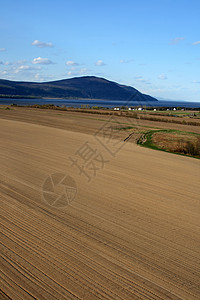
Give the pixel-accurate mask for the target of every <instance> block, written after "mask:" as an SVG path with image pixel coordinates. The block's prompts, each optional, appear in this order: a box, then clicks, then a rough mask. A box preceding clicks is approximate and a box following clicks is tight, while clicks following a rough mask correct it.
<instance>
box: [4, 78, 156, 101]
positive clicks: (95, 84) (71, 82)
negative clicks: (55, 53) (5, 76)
mask: <svg viewBox="0 0 200 300" xmlns="http://www.w3.org/2000/svg"><path fill="white" fill-rule="evenodd" d="M0 95H6V96H11V97H13V96H16V95H18V96H23V97H24V96H27V97H28V96H32V97H51V98H52V97H53V98H87V99H104V100H128V99H129V98H130V97H131V100H132V101H134V100H135V101H156V100H157V99H155V98H153V97H151V96H149V95H145V94H142V93H140V92H139V91H138V90H136V89H134V88H133V87H130V86H125V85H120V84H118V83H116V82H113V81H109V80H106V79H104V78H99V77H95V76H84V77H75V78H71V79H64V80H59V81H51V82H43V83H36V82H18V81H9V80H2V79H0Z"/></svg>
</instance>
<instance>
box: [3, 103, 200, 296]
mask: <svg viewBox="0 0 200 300" xmlns="http://www.w3.org/2000/svg"><path fill="white" fill-rule="evenodd" d="M107 119H108V118H107ZM107 119H106V116H98V115H95V116H92V115H90V116H89V115H84V114H76V113H65V112H64V113H62V112H61V113H60V112H57V111H46V110H45V111H40V110H30V109H16V110H13V111H6V110H0V128H1V131H0V166H1V167H0V199H1V208H0V211H1V220H0V222H1V239H0V241H1V261H0V264H1V265H0V266H1V292H0V298H1V299H9V297H10V298H11V299H48V300H49V299H200V279H199V278H200V199H199V194H200V185H199V177H200V162H199V160H197V159H193V158H188V157H183V156H178V155H174V154H170V153H165V152H160V151H155V150H151V149H147V148H142V147H140V146H137V145H135V144H134V143H124V142H123V139H122V141H121V140H120V139H121V138H123V134H122V133H121V132H120V133H119V136H118V139H113V136H111V135H108V130H107V132H106V133H105V132H104V131H105V130H104V129H105V128H104V127H103V128H102V126H106V125H107ZM114 122H116V121H115V120H111V121H110V122H109V124H116V123H114ZM124 122H125V123H126V122H127V121H124ZM134 122H135V121H134ZM156 123H157V124H156ZM156 123H155V124H154V123H153V122H147V121H146V122H145V121H144V122H143V123H142V124H139V123H138V124H135V125H137V126H138V127H140V126H150V127H160V128H167V126H169V125H168V124H167V123H166V124H164V123H163V124H161V123H159V124H158V122H156ZM109 126H111V125H109ZM109 126H108V127H109ZM162 126H164V127H162ZM170 126H171V128H173V126H175V128H176V129H178V128H179V129H180V127H181V129H180V130H182V129H183V128H184V129H183V130H185V131H187V130H188V131H194V130H193V126H192V128H191V127H188V126H184V125H177V124H174V125H173V124H171V125H170ZM177 127H178V128H177ZM194 128H195V127H194ZM195 130H197V131H198V130H199V128H195ZM95 132H96V136H95V135H94V134H95ZM115 132H116V131H114V133H115ZM194 132H195V131H194ZM84 147H85V148H84ZM120 147H121V148H120ZM85 149H86V150H87V151H85ZM89 150H90V152H89ZM95 150H96V152H94V151H95ZM83 158H84V159H85V160H83ZM72 161H74V163H72ZM84 162H85V164H84ZM52 174H53V175H52ZM65 175H66V176H68V175H69V176H70V177H72V178H73V180H74V181H75V182H76V186H77V193H76V189H75V186H72V184H69V180H68V179H69V177H65ZM63 176H64V177H63ZM61 177H62V178H65V179H66V181H67V183H66V182H64V181H63V182H62V183H63V184H59V183H60V178H61ZM67 178H68V179H67ZM89 180H90V181H89ZM65 184H67V185H65Z"/></svg>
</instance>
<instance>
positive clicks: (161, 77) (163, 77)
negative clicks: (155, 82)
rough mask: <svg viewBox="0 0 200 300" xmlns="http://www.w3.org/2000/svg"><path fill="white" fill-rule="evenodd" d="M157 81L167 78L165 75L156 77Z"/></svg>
mask: <svg viewBox="0 0 200 300" xmlns="http://www.w3.org/2000/svg"><path fill="white" fill-rule="evenodd" d="M158 79H161V80H166V79H167V76H166V75H165V74H161V75H159V76H158Z"/></svg>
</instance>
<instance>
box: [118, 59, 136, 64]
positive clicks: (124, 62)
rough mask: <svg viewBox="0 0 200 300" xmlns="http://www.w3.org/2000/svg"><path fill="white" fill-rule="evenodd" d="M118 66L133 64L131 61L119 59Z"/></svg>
mask: <svg viewBox="0 0 200 300" xmlns="http://www.w3.org/2000/svg"><path fill="white" fill-rule="evenodd" d="M119 62H120V64H128V63H131V62H133V59H129V60H125V59H120V61H119Z"/></svg>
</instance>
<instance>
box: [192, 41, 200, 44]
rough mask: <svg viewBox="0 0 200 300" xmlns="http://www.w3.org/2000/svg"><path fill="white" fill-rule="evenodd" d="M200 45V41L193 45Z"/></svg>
mask: <svg viewBox="0 0 200 300" xmlns="http://www.w3.org/2000/svg"><path fill="white" fill-rule="evenodd" d="M199 44H200V41H196V42H194V43H192V45H199Z"/></svg>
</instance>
